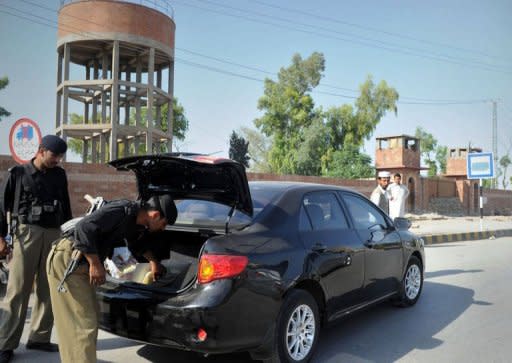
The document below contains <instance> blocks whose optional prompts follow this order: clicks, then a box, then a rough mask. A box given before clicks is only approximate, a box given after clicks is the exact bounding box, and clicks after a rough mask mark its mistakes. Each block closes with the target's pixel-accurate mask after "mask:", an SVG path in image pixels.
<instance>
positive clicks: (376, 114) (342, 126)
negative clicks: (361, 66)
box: [325, 76, 399, 150]
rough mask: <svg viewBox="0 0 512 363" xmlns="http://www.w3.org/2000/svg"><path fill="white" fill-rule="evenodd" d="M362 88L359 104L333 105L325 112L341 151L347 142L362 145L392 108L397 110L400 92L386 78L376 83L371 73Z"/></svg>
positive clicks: (333, 137) (336, 146)
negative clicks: (390, 85)
mask: <svg viewBox="0 0 512 363" xmlns="http://www.w3.org/2000/svg"><path fill="white" fill-rule="evenodd" d="M360 90H361V94H360V96H359V97H358V98H357V100H356V102H355V107H353V106H352V105H348V104H346V105H342V106H340V107H333V108H330V109H329V110H328V111H327V113H326V114H325V119H326V124H327V126H328V127H329V129H330V134H331V140H332V146H333V147H334V149H335V150H340V149H341V148H342V147H343V145H345V144H352V145H356V146H362V145H363V144H364V140H369V139H370V137H371V136H372V135H373V132H374V131H375V128H376V127H377V124H378V123H379V122H380V120H381V119H382V117H383V116H384V115H385V114H386V113H387V112H388V111H393V112H394V113H395V115H396V113H397V106H396V101H398V97H399V95H398V92H397V91H396V90H395V89H394V88H392V87H389V86H388V85H387V83H386V81H381V82H380V83H379V84H378V85H375V83H374V82H373V79H372V77H371V76H368V78H367V79H366V81H365V82H364V83H363V84H362V85H361V86H360Z"/></svg>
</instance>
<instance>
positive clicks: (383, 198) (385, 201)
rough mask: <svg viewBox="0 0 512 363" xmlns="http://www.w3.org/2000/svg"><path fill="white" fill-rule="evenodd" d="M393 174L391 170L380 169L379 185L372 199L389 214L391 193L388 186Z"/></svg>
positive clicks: (378, 175)
mask: <svg viewBox="0 0 512 363" xmlns="http://www.w3.org/2000/svg"><path fill="white" fill-rule="evenodd" d="M390 178H391V174H390V173H389V171H379V173H378V174H377V187H376V188H375V189H374V190H373V192H372V194H371V196H370V200H371V201H372V202H373V203H374V204H375V205H377V206H379V207H380V208H381V209H382V210H383V211H384V212H386V213H387V214H389V193H388V192H387V187H388V185H389V179H390Z"/></svg>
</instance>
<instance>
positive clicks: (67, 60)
mask: <svg viewBox="0 0 512 363" xmlns="http://www.w3.org/2000/svg"><path fill="white" fill-rule="evenodd" d="M70 52H71V46H70V45H69V44H68V43H66V44H64V75H63V77H64V82H66V81H68V80H69V63H70ZM62 98H63V100H62V102H63V108H62V124H63V125H67V124H68V103H69V88H68V87H67V86H64V87H63V90H62Z"/></svg>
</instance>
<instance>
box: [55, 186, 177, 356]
mask: <svg viewBox="0 0 512 363" xmlns="http://www.w3.org/2000/svg"><path fill="white" fill-rule="evenodd" d="M176 216H177V210H176V205H175V204H174V201H173V200H172V198H171V197H170V196H168V195H159V196H157V195H155V196H152V197H151V198H149V199H148V200H146V201H129V200H118V201H112V202H109V203H107V204H106V205H105V206H103V207H102V208H100V209H98V210H96V211H95V212H93V213H92V214H90V215H88V216H85V217H84V218H83V219H82V220H80V221H79V222H78V223H77V224H76V226H75V227H74V228H73V229H72V230H71V231H70V232H68V233H66V234H65V235H64V236H63V237H62V238H61V239H60V240H59V241H57V243H56V244H55V245H54V247H52V250H51V252H50V254H49V256H48V263H47V272H48V282H49V285H50V294H51V299H52V306H53V309H54V310H55V311H58V312H59V313H58V314H56V316H55V327H56V328H57V335H58V338H59V348H60V350H59V353H60V358H61V361H62V363H76V362H96V341H97V337H98V324H99V323H98V315H99V306H98V302H97V300H96V293H95V286H99V285H101V284H103V283H104V282H105V278H106V272H105V268H104V267H103V262H104V260H105V258H106V257H110V258H111V257H112V253H113V250H114V248H115V247H121V246H127V247H128V248H129V249H130V251H131V252H132V253H133V254H135V255H141V256H144V257H145V258H146V260H148V261H149V266H150V268H151V273H152V277H153V280H156V279H157V278H158V277H159V276H160V275H162V274H164V273H165V268H164V267H163V266H162V265H161V264H160V262H159V261H158V259H157V258H156V256H155V254H154V253H153V252H152V251H151V249H150V248H149V247H150V246H149V243H148V242H149V240H148V239H147V238H144V237H147V235H148V232H158V231H163V230H164V229H165V226H166V225H167V224H173V223H174V222H175V220H176ZM76 251H80V253H81V254H82V255H83V256H84V257H83V258H82V263H81V264H80V265H79V267H78V268H77V269H76V271H75V272H73V273H72V274H71V275H69V276H68V277H67V278H66V279H65V283H64V285H63V286H64V288H65V290H66V291H65V292H59V290H58V286H59V284H60V283H61V281H62V280H63V277H64V276H65V271H66V268H67V266H69V263H70V261H71V259H72V256H73V255H74V254H76Z"/></svg>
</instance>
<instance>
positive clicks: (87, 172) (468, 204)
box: [0, 155, 512, 215]
mask: <svg viewBox="0 0 512 363" xmlns="http://www.w3.org/2000/svg"><path fill="white" fill-rule="evenodd" d="M13 165H15V162H14V160H13V159H12V158H11V157H10V156H5V155H0V180H3V178H4V177H5V174H6V172H7V169H8V168H9V167H11V166H13ZM63 167H64V168H65V169H66V173H67V175H68V181H69V193H70V197H71V207H72V209H73V214H74V215H80V214H82V213H83V212H84V211H85V210H86V209H87V202H86V201H85V200H84V199H83V196H84V194H86V193H87V194H90V195H92V196H98V195H101V196H103V197H104V198H105V199H110V200H111V199H119V198H127V199H135V198H136V197H137V190H136V183H135V177H134V176H133V174H132V173H131V172H120V171H116V170H115V169H114V168H111V167H109V166H106V165H102V164H82V163H64V165H63ZM247 177H248V179H249V180H251V181H252V180H272V181H297V182H307V183H320V184H332V185H340V186H344V187H349V188H353V189H354V190H357V191H359V192H361V193H362V194H364V195H366V196H370V194H371V192H372V190H373V189H374V188H375V185H376V182H375V181H374V180H353V179H350V180H343V179H337V178H325V177H307V176H301V175H274V174H264V173H247ZM414 180H415V182H414V192H413V193H411V197H410V198H413V200H414V210H413V212H421V211H428V210H429V205H430V200H431V199H432V198H438V199H443V198H446V200H449V201H450V203H452V204H453V199H454V198H458V199H459V201H460V203H461V208H462V210H463V211H464V213H466V214H468V215H469V214H475V213H477V212H478V195H475V189H474V184H475V181H469V180H457V181H456V180H450V179H444V178H415V179H414ZM450 192H451V194H450ZM484 196H485V197H486V198H487V203H486V204H485V206H484V212H485V214H488V215H489V214H491V215H494V214H505V215H510V214H512V191H510V190H485V191H484ZM438 208H440V209H442V205H441V207H438ZM450 208H452V207H450ZM410 210H411V209H410V208H409V211H410Z"/></svg>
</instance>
